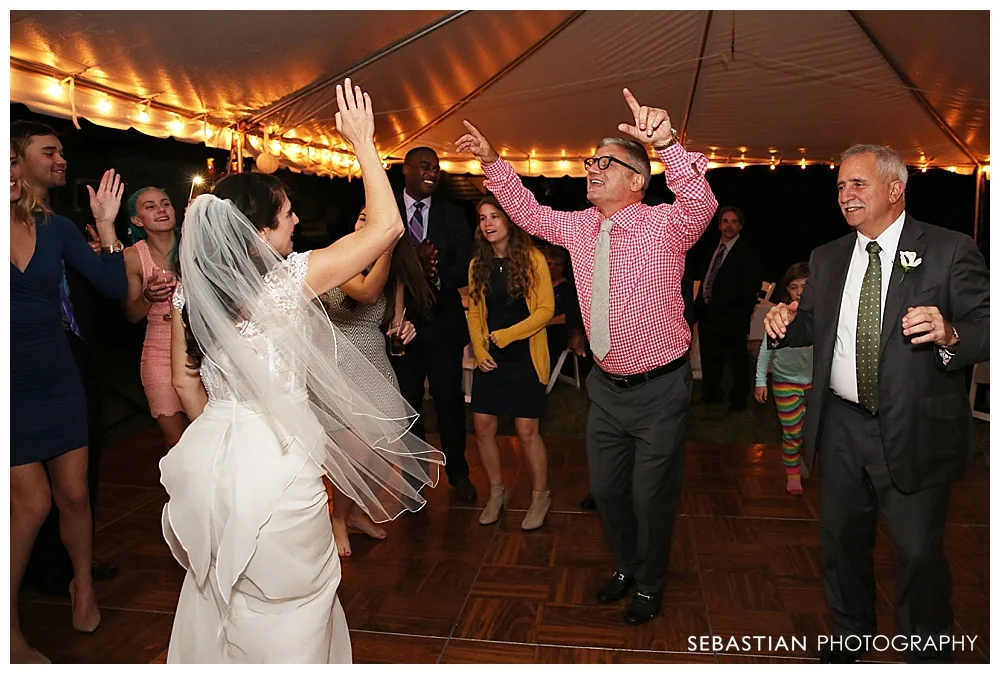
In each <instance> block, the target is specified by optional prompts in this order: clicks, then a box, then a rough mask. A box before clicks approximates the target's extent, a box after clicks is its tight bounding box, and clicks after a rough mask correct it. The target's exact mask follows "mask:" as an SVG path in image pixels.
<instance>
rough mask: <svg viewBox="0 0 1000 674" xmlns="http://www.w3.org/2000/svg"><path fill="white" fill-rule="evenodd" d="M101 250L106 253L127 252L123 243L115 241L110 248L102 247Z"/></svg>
mask: <svg viewBox="0 0 1000 674" xmlns="http://www.w3.org/2000/svg"><path fill="white" fill-rule="evenodd" d="M101 250H102V251H104V252H105V253H120V252H122V251H123V250H125V246H124V244H122V242H121V241H115V242H114V243H113V244H111V245H110V246H101Z"/></svg>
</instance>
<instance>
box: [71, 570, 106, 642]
mask: <svg viewBox="0 0 1000 674" xmlns="http://www.w3.org/2000/svg"><path fill="white" fill-rule="evenodd" d="M69 596H70V601H71V602H72V607H73V629H75V630H76V631H77V632H86V633H88V634H89V633H91V632H95V631H96V630H97V628H98V627H99V626H100V624H101V611H100V609H98V608H97V595H96V594H95V593H94V586H93V584H92V583H86V582H85V583H81V584H80V585H77V583H76V581H75V580H74V581H73V582H71V583H70V584H69Z"/></svg>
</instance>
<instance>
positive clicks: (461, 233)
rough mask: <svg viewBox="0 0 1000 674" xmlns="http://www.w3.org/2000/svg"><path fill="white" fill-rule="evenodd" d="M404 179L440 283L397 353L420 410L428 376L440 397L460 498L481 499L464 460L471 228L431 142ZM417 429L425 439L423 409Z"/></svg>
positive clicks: (450, 471)
mask: <svg viewBox="0 0 1000 674" xmlns="http://www.w3.org/2000/svg"><path fill="white" fill-rule="evenodd" d="M403 176H404V177H405V179H406V187H405V188H404V190H403V191H402V193H400V194H399V195H398V197H397V199H396V201H397V203H398V205H399V211H400V213H401V214H402V216H403V221H404V222H405V223H406V224H407V235H408V236H409V237H410V241H411V243H413V247H414V248H415V249H416V251H417V255H418V256H419V258H420V264H421V266H422V267H423V269H424V273H425V275H426V277H427V281H428V283H430V285H431V287H432V288H433V289H434V293H435V304H434V310H433V311H434V315H433V318H432V319H431V321H430V322H429V323H423V322H420V321H418V320H417V317H415V316H414V317H412V318H411V320H412V321H413V322H414V324H415V327H416V328H417V336H416V338H415V339H414V340H413V341H412V342H410V343H409V344H408V345H407V346H406V353H405V355H403V356H401V357H398V358H393V359H392V362H393V369H394V370H395V372H396V377H397V378H398V379H399V388H400V391H401V392H402V394H403V397H405V398H406V400H407V402H409V403H410V405H411V406H412V407H413V408H414V409H415V410H417V411H418V412H419V411H421V410H422V409H423V400H424V380H425V379H426V380H427V381H428V383H429V384H430V394H431V397H432V398H434V409H435V410H436V411H437V420H438V428H439V432H440V434H441V449H442V451H443V452H444V454H445V457H446V463H445V473H446V474H447V475H448V482H449V483H450V484H451V486H452V487H454V488H455V493H456V496H457V497H458V500H460V501H462V502H464V503H475V502H476V498H477V494H476V487H475V485H473V484H472V482H471V481H470V480H469V464H468V462H467V461H466V460H465V439H466V431H465V393H464V392H463V391H462V356H463V351H464V349H465V345H466V344H468V343H469V326H468V323H467V322H466V320H465V309H464V307H463V306H462V296H461V294H460V293H459V289H460V288H464V287H466V286H467V285H469V262H470V260H471V257H472V230H471V228H470V227H469V222H468V219H467V218H466V216H465V214H464V213H463V212H462V209H460V208H459V207H458V206H456V205H455V204H452V203H450V202H448V201H445V200H444V199H442V198H441V197H437V196H434V192H435V191H436V190H437V187H438V184H439V183H440V179H441V168H440V165H439V163H438V157H437V154H436V153H435V152H434V150H432V149H430V148H427V147H418V148H414V149H412V150H410V151H409V152H407V153H406V158H405V159H404V160H403ZM413 433H414V435H416V436H417V437H419V438H421V439H424V422H423V416H422V415H421V417H420V419H418V420H417V422H416V424H415V425H414V427H413Z"/></svg>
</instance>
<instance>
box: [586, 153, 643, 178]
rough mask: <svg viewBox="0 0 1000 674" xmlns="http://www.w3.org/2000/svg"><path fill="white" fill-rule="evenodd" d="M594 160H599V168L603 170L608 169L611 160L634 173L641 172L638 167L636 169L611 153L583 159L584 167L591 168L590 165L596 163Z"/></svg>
mask: <svg viewBox="0 0 1000 674" xmlns="http://www.w3.org/2000/svg"><path fill="white" fill-rule="evenodd" d="M594 162H597V168H599V169H601V170H602V171H607V170H608V167H609V166H611V162H614V163H616V164H621V165H622V166H624V167H625V168H627V169H628V170H629V171H631V172H632V173H639V171H638V170H637V169H635V168H634V167H632V166H629V165H628V164H626V163H625V162H623V161H622V160H621V159H618V158H617V157H612V156H611V155H608V154H606V155H603V156H600V157H591V158H589V159H584V160H583V168H585V169H588V170H589V169H590V167H591V166H593V165H594Z"/></svg>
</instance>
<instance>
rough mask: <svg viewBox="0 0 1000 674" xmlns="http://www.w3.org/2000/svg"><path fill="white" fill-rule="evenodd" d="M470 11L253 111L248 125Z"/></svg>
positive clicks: (463, 11) (426, 27)
mask: <svg viewBox="0 0 1000 674" xmlns="http://www.w3.org/2000/svg"><path fill="white" fill-rule="evenodd" d="M470 11H472V10H468V9H463V10H460V11H457V12H451V13H450V14H447V15H445V16H444V17H442V18H441V19H438V20H437V21H435V22H434V23H432V24H430V25H428V26H424V27H423V28H421V29H420V30H418V31H416V32H414V33H410V34H409V35H407V36H405V37H402V38H400V39H399V40H396V41H395V42H393V43H392V44H389V45H386V46H385V47H383V48H382V49H379V50H378V51H377V52H375V53H374V54H372V55H371V56H366V57H365V58H363V59H361V60H360V61H357V62H356V63H352V64H351V65H350V66H348V67H347V69H346V70H343V71H342V72H339V73H337V74H336V75H333V76H332V77H325V78H323V79H322V80H320V81H319V82H314V83H312V84H309V85H306V86H305V87H303V88H301V89H299V90H298V91H296V92H293V93H291V94H289V95H288V96H286V97H285V98H284V99H282V100H280V101H278V102H277V103H274V104H272V105H269V106H267V107H266V108H261V109H260V110H258V111H257V112H255V113H253V114H252V115H250V116H249V117H247V118H246V123H247V125H252V124H259V123H260V122H261V121H263V120H264V119H265V118H267V117H269V116H271V115H273V114H275V113H277V112H281V111H282V110H284V109H285V108H287V107H289V106H290V105H294V104H295V103H297V102H299V101H300V100H302V99H303V98H306V97H307V96H309V95H310V94H312V93H313V92H315V91H317V90H319V89H324V88H326V87H329V86H330V85H331V84H334V83H335V82H340V81H342V80H343V79H344V78H346V77H349V76H350V75H351V73H354V72H356V71H358V70H361V69H362V68H364V67H366V66H370V65H371V64H373V63H375V62H376V61H379V60H381V59H383V58H385V57H386V56H388V55H389V54H392V53H393V52H396V51H399V50H400V49H402V48H403V47H405V46H407V45H409V44H410V43H411V42H414V41H416V40H419V39H420V38H422V37H426V36H427V35H429V34H431V33H433V32H434V31H435V30H437V29H438V28H441V27H443V26H446V25H448V24H449V23H451V22H452V21H454V20H455V19H458V18H461V17H463V16H465V15H466V14H468V13H469V12H470Z"/></svg>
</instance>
